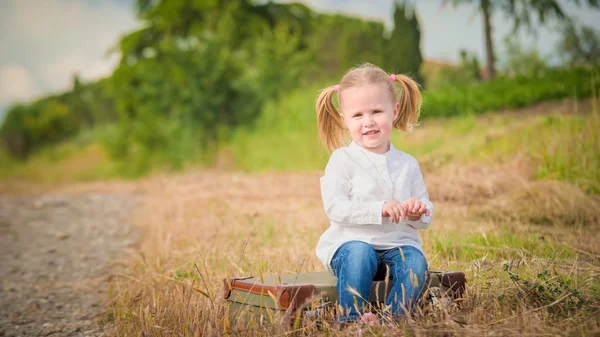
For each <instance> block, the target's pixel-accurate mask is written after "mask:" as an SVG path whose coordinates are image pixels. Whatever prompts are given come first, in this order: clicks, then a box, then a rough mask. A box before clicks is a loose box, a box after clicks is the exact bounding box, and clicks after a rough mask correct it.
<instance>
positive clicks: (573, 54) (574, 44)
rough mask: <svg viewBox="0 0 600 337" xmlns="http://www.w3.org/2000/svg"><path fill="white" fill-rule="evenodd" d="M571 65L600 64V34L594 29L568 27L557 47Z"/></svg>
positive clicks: (571, 25) (572, 25)
mask: <svg viewBox="0 0 600 337" xmlns="http://www.w3.org/2000/svg"><path fill="white" fill-rule="evenodd" d="M557 49H558V52H559V54H561V55H562V56H563V57H564V58H565V61H566V62H568V63H569V64H570V65H595V64H598V63H599V62H600V33H598V31H596V30H595V29H593V28H592V27H587V26H581V27H579V28H578V27H576V26H575V25H574V24H569V25H566V26H565V27H564V29H563V32H562V37H561V40H560V41H559V42H558V46H557Z"/></svg>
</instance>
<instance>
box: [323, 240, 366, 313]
mask: <svg viewBox="0 0 600 337" xmlns="http://www.w3.org/2000/svg"><path fill="white" fill-rule="evenodd" d="M331 268H332V269H333V271H334V273H335V276H336V277H337V289H338V304H339V305H340V306H341V307H342V309H343V314H342V315H341V316H340V321H341V322H351V321H356V320H358V319H359V312H358V310H357V307H358V309H362V308H363V306H364V307H365V308H366V307H368V300H369V293H370V291H371V284H372V283H373V277H374V276H375V273H376V272H377V255H376V253H375V250H374V249H373V247H371V245H369V244H368V243H365V242H362V241H349V242H346V243H344V244H342V245H341V246H340V248H338V250H337V251H336V252H335V254H334V255H333V259H332V260H331ZM350 287H351V288H352V289H354V290H356V292H358V293H359V294H360V296H356V295H355V294H352V293H351V292H350V291H349V290H348V289H349V288H350ZM355 301H356V302H355Z"/></svg>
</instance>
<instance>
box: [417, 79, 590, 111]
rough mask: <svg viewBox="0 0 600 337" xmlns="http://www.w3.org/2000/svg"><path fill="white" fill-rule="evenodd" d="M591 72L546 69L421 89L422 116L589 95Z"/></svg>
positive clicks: (516, 106) (523, 104)
mask: <svg viewBox="0 0 600 337" xmlns="http://www.w3.org/2000/svg"><path fill="white" fill-rule="evenodd" d="M595 74H598V69H587V68H572V69H548V70H546V71H544V72H541V73H539V74H533V75H518V76H515V77H499V78H497V79H495V80H493V81H487V82H485V83H481V84H479V85H465V86H459V87H448V88H445V89H443V90H437V91H433V90H427V91H425V92H424V93H423V102H424V103H423V117H425V118H430V117H450V116H458V115H463V114H469V113H484V112H488V111H494V110H500V109H510V108H519V107H524V106H527V105H531V104H534V103H537V102H541V101H545V100H556V99H562V98H567V97H576V98H584V97H590V96H591V95H592V87H593V81H594V76H597V75H595ZM596 86H597V84H596Z"/></svg>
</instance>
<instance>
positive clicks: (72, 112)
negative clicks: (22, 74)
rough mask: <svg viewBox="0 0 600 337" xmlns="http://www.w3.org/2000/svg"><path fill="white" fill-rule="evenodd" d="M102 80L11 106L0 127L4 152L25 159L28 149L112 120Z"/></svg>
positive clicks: (113, 115) (111, 104) (76, 80)
mask: <svg viewBox="0 0 600 337" xmlns="http://www.w3.org/2000/svg"><path fill="white" fill-rule="evenodd" d="M108 90H109V88H108V86H107V84H106V80H100V81H98V82H95V83H89V84H81V83H80V81H79V78H78V77H77V76H75V77H74V79H73V90H72V91H70V92H66V93H63V94H60V95H56V96H49V97H46V98H43V99H40V100H38V101H36V102H33V103H31V104H17V105H15V106H13V107H11V108H10V109H9V111H8V113H7V115H6V117H5V119H4V122H3V124H2V127H0V139H1V140H2V142H3V143H4V146H5V148H6V150H7V151H8V153H9V154H10V155H12V156H13V157H15V158H20V159H25V158H26V157H27V156H28V155H29V154H30V153H31V152H32V151H34V150H36V149H38V148H40V147H43V146H47V145H53V144H56V143H57V142H59V141H61V140H63V139H66V138H69V137H72V136H74V135H76V134H77V133H78V132H79V130H81V129H83V128H90V127H93V126H96V125H101V124H105V123H108V122H112V121H115V120H116V118H117V114H116V112H115V108H114V101H113V99H112V97H111V95H110V93H109V91H108Z"/></svg>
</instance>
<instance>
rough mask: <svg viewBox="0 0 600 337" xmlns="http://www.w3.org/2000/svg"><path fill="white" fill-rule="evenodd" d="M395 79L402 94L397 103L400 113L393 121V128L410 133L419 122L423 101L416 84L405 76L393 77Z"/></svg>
mask: <svg viewBox="0 0 600 337" xmlns="http://www.w3.org/2000/svg"><path fill="white" fill-rule="evenodd" d="M392 78H393V77H392ZM395 78H396V82H398V83H399V84H400V88H401V89H402V92H401V94H400V100H399V101H398V103H399V104H400V113H399V114H398V118H396V120H395V121H394V127H395V128H397V129H400V130H402V131H410V130H412V128H413V127H414V126H415V125H417V123H418V122H419V115H420V114H421V103H422V102H423V99H422V98H421V92H420V91H419V85H418V84H417V82H415V81H413V80H412V79H411V78H410V77H408V76H405V75H395Z"/></svg>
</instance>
